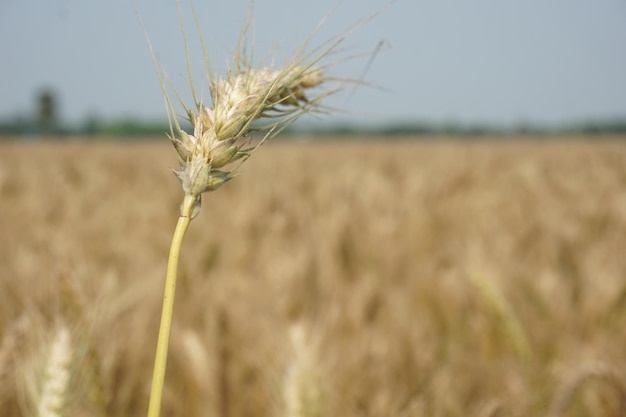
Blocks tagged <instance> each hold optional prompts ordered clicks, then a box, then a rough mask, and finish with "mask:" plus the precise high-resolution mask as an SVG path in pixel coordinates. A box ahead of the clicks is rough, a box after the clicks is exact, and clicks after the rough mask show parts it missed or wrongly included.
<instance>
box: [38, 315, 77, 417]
mask: <svg viewBox="0 0 626 417" xmlns="http://www.w3.org/2000/svg"><path fill="white" fill-rule="evenodd" d="M70 339H71V337H70V331H69V330H68V329H67V327H64V326H61V327H59V329H58V330H57V331H56V333H55V336H54V340H53V342H52V346H51V348H50V352H49V354H48V360H47V362H46V368H45V374H44V378H43V385H42V389H41V396H40V398H39V402H38V404H37V416H38V417H61V416H62V415H63V409H64V408H65V404H66V399H67V389H68V385H69V381H70V376H71V374H70V366H71V364H72V354H73V350H72V343H71V340H70Z"/></svg>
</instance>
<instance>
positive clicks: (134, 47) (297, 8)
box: [0, 0, 626, 124]
mask: <svg viewBox="0 0 626 417" xmlns="http://www.w3.org/2000/svg"><path fill="white" fill-rule="evenodd" d="M195 3H196V7H197V9H198V12H199V15H200V20H201V22H202V24H203V27H202V30H203V34H204V37H205V41H206V43H207V46H208V47H209V49H210V54H211V55H212V57H213V58H214V59H216V62H217V63H218V64H220V65H221V64H222V63H223V62H225V60H226V59H227V58H228V57H229V52H230V51H232V49H234V46H235V44H236V40H237V35H238V33H239V29H240V27H241V22H242V20H243V17H244V14H245V11H246V8H247V3H248V2H247V1H232V0H231V1H225V0H195ZM336 4H337V2H336V1H335V0H317V1H311V0H306V1H303V0H256V1H255V11H256V19H255V20H256V49H257V54H258V55H260V54H262V53H264V52H265V51H267V50H268V49H270V48H273V50H278V51H279V53H278V57H279V59H280V57H285V56H288V54H289V52H290V51H292V50H294V49H295V48H296V47H297V45H298V43H299V42H300V41H302V40H303V39H304V38H305V37H306V36H307V35H308V34H309V32H310V31H311V30H312V29H313V28H314V27H315V25H316V24H317V22H318V21H319V20H320V19H321V18H322V17H323V16H324V15H326V13H327V12H329V11H330V10H331V9H332V8H333V7H334V6H335V5H336ZM386 4H387V2H386V1H385V0H376V1H374V0H345V1H343V2H342V3H340V4H339V6H338V7H337V9H336V10H335V12H334V13H333V15H332V16H331V18H330V20H329V21H328V24H327V26H326V27H325V29H324V30H323V31H322V32H321V33H320V36H319V37H317V38H316V39H317V40H318V41H323V40H325V39H326V38H327V37H328V36H331V35H333V34H337V33H340V32H342V31H345V30H346V29H348V28H350V27H351V26H352V25H353V24H354V23H356V22H358V21H359V20H361V19H362V18H364V17H367V16H368V15H370V14H372V13H373V12H375V11H376V10H379V9H381V8H383V7H384V6H385V5H386ZM183 8H184V9H185V10H187V11H188V10H189V4H188V3H187V2H186V1H185V0H183ZM138 16H140V17H141V19H142V20H143V21H144V23H145V26H146V29H147V31H148V32H149V35H150V38H151V40H152V43H153V45H154V48H155V50H156V52H157V53H158V54H159V56H160V59H161V62H162V65H163V67H164V68H165V69H166V71H167V72H168V75H169V77H170V78H171V79H172V82H173V83H174V84H175V86H176V87H177V88H178V89H180V90H181V92H182V93H183V95H184V96H185V97H189V95H188V87H187V81H186V79H187V78H186V70H185V67H184V53H183V48H182V46H183V45H182V38H181V32H180V26H179V23H178V16H177V12H176V3H175V0H107V1H105V0H100V1H95V0H93V1H89V0H0V60H1V62H2V64H1V67H0V68H1V71H2V76H1V77H0V92H1V93H0V118H7V117H11V116H14V115H16V114H20V113H21V114H29V113H30V112H32V109H33V106H34V104H33V103H34V97H35V93H36V91H37V90H38V89H39V88H41V87H53V88H54V89H55V90H56V91H57V92H58V94H59V97H60V102H61V103H60V104H61V109H62V116H63V118H64V119H65V120H69V121H78V120H81V119H82V118H83V117H85V115H87V114H96V115H99V116H100V117H103V118H112V117H119V116H124V115H134V116H138V117H141V118H150V119H158V118H160V117H165V108H164V104H163V98H162V95H161V91H160V88H159V85H158V81H157V78H156V75H155V72H154V70H153V67H152V62H151V58H150V53H149V49H148V45H147V42H146V38H145V36H144V32H143V29H142V27H141V24H140V21H139V18H138ZM187 22H188V30H189V32H190V37H191V38H192V39H193V40H194V42H192V44H191V47H192V50H193V51H194V52H195V53H196V57H195V58H197V59H194V67H195V69H196V70H197V71H196V76H197V80H196V81H197V82H198V83H200V82H201V77H200V73H201V71H202V68H203V67H202V60H201V59H200V54H199V53H200V50H199V44H198V43H197V42H196V41H195V39H196V38H197V35H196V33H195V31H193V21H192V19H191V18H190V17H189V18H188V20H187ZM381 40H384V41H385V42H386V43H387V44H388V45H390V46H391V48H390V49H389V50H387V51H385V52H384V53H381V54H380V55H378V56H377V58H376V59H375V61H374V62H373V63H372V64H371V66H370V67H369V71H368V72H367V74H366V76H365V79H366V81H368V82H372V83H374V84H377V85H379V86H381V87H383V88H384V89H386V91H381V90H379V89H373V88H361V89H359V90H357V91H356V92H355V93H354V94H349V95H343V96H341V97H337V98H336V99H334V100H331V102H330V104H332V105H337V106H340V107H342V108H345V109H346V110H347V111H350V112H353V113H354V114H352V115H337V116H331V117H325V118H324V120H328V122H329V123H334V122H337V121H343V120H345V119H349V120H350V121H352V122H355V123H368V122H371V121H393V120H408V121H411V120H427V121H434V122H442V121H456V122H460V123H472V122H488V123H497V124H516V123H519V122H524V121H529V122H539V123H549V124H560V123H566V122H570V121H577V120H580V119H594V118H609V117H623V116H626V0H585V1H583V0H517V1H513V0H397V1H396V2H395V3H394V4H392V5H391V6H390V7H389V8H387V9H386V10H385V11H384V12H383V13H382V14H381V15H379V16H378V17H377V18H376V19H374V20H373V21H372V22H370V23H369V24H368V25H367V26H366V27H364V28H363V29H361V30H360V31H359V32H358V33H356V34H355V35H354V36H353V37H351V38H350V39H349V40H348V41H346V43H345V48H346V49H345V51H344V52H345V53H348V54H351V53H359V52H365V51H368V50H372V49H373V48H375V47H376V45H377V44H378V42H379V41H381ZM367 63H368V58H364V59H360V60H355V61H353V62H351V63H349V64H346V65H343V66H341V67H338V68H336V71H335V72H334V74H335V75H338V76H352V77H354V76H357V77H358V76H360V75H361V73H362V72H363V70H364V69H365V67H366V66H367Z"/></svg>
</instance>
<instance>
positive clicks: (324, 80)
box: [148, 3, 374, 417]
mask: <svg viewBox="0 0 626 417" xmlns="http://www.w3.org/2000/svg"><path fill="white" fill-rule="evenodd" d="M191 5H192V7H193V3H191ZM193 12H194V13H193V14H194V17H195V19H196V26H197V28H198V32H199V33H200V37H201V39H202V35H201V31H200V24H199V22H198V19H197V15H196V13H195V10H194V11H193ZM179 15H180V16H181V27H182V31H183V37H184V43H185V52H186V57H187V68H188V73H189V81H190V84H191V90H192V94H193V99H194V105H193V106H191V107H190V106H187V105H185V103H184V102H183V101H182V99H181V98H180V95H178V94H176V93H175V95H176V96H177V97H178V100H179V101H180V103H181V105H182V107H183V108H184V110H185V113H186V115H187V120H189V121H190V122H191V124H192V125H193V132H192V133H187V132H185V131H184V130H183V129H182V128H181V127H180V123H179V122H178V120H177V118H176V116H175V111H174V106H173V103H172V100H171V99H170V94H169V92H168V89H167V87H166V83H165V77H164V75H163V74H162V73H161V72H160V71H159V68H158V65H157V63H156V59H154V52H153V51H152V46H151V45H150V50H151V52H152V56H153V61H154V63H155V68H156V70H157V74H158V77H159V81H160V84H161V88H162V90H163V93H164V96H165V101H166V104H167V108H168V116H169V120H170V135H169V139H170V141H171V142H172V144H173V145H174V148H175V149H176V152H177V154H178V159H179V163H180V169H179V170H176V171H174V173H175V174H176V176H177V177H178V179H179V180H180V182H181V185H182V189H183V192H184V198H183V203H182V205H181V210H180V217H179V219H178V223H177V225H176V229H175V231H174V236H173V239H172V243H171V247H170V254H169V259H168V266H167V273H166V278H165V291H164V296H163V310H162V313H161V325H160V328H159V337H158V341H157V350H156V357H155V364H154V372H153V378H152V389H151V393H150V402H149V407H148V416H149V417H158V416H159V414H160V408H161V402H162V394H163V385H164V380H165V368H166V364H167V352H168V345H169V338H170V331H171V325H172V315H173V307H174V295H175V291H176V271H177V267H178V260H179V256H180V251H181V245H182V241H183V237H184V236H185V233H186V231H187V228H188V227H189V223H190V222H191V220H192V219H193V218H194V217H195V216H197V214H198V213H199V211H200V206H201V196H202V194H203V193H205V192H208V191H215V190H217V189H218V188H220V187H222V186H223V185H224V184H225V183H226V182H228V181H230V180H231V179H233V178H234V173H235V171H236V170H237V169H238V168H239V167H240V166H241V164H242V163H243V162H245V161H246V160H247V159H248V158H249V157H250V156H251V155H252V153H253V152H254V151H255V150H257V149H258V147H259V146H260V145H261V144H262V143H264V142H265V141H266V140H267V139H269V138H271V137H273V136H275V135H276V134H277V133H278V132H280V131H281V130H282V129H284V128H285V127H286V126H288V125H289V124H290V123H291V122H293V121H294V120H295V119H297V118H298V117H300V116H302V115H303V114H305V113H307V112H312V111H320V110H322V109H324V108H323V107H322V106H321V103H320V102H321V100H322V99H324V98H325V97H327V96H328V95H330V94H332V93H334V92H335V91H337V90H338V86H339V85H340V84H341V83H342V82H346V81H347V80H340V79H334V78H332V77H329V76H326V75H325V73H324V71H325V70H326V69H327V68H328V66H321V65H320V60H322V58H324V57H325V56H327V55H328V54H329V53H330V52H331V51H333V50H334V49H335V48H336V47H337V46H338V45H339V44H340V43H341V42H342V41H344V40H345V39H346V38H347V37H348V36H350V35H351V34H352V33H353V32H354V31H355V30H357V29H358V28H359V27H361V26H362V25H363V24H365V23H366V22H367V21H368V20H369V19H365V20H363V21H362V22H361V23H360V24H359V25H357V26H355V27H354V28H352V29H351V30H349V31H348V32H347V33H345V34H344V35H342V36H340V37H337V38H332V39H329V40H328V41H326V42H323V43H322V44H321V45H319V46H318V47H315V48H312V49H311V50H309V51H307V49H309V46H310V41H311V37H309V38H308V39H307V40H306V41H305V42H304V44H303V45H302V47H301V48H300V49H299V50H298V51H297V52H296V54H295V55H294V56H293V58H292V59H290V60H289V61H288V62H287V63H286V64H285V65H283V66H282V67H281V68H279V69H274V68H271V67H269V66H262V67H261V68H254V67H253V66H252V53H248V51H249V50H253V48H249V40H248V31H249V27H250V25H249V24H244V25H243V29H242V31H241V34H240V39H239V42H238V46H237V50H236V53H235V56H234V57H233V61H232V65H231V66H230V69H229V70H228V72H227V73H226V75H225V76H224V77H220V76H218V75H217V74H215V73H214V72H213V69H212V65H211V62H210V60H209V59H208V54H207V51H206V48H205V47H204V43H202V48H203V52H204V57H205V61H206V67H207V70H208V78H209V86H208V87H209V91H210V97H211V101H212V107H209V106H207V105H205V104H204V103H203V102H202V101H201V100H199V99H198V95H197V94H196V91H195V87H194V85H193V76H192V71H191V64H190V58H189V48H188V46H187V37H186V32H185V25H184V22H183V19H182V12H181V9H180V3H179ZM372 17H374V15H373V16H371V17H370V19H371V18H372ZM322 23H323V21H322ZM320 25H321V24H320ZM318 28H319V26H318ZM313 33H315V31H314V32H313ZM148 42H149V40H148ZM315 87H323V88H322V89H321V90H319V89H318V90H317V93H316V94H314V95H311V96H310V97H309V96H307V94H305V91H309V90H311V89H313V88H315ZM259 120H264V121H265V123H262V124H261V125H260V126H259V125H257V124H255V122H258V121H259ZM253 133H260V134H261V140H260V141H259V143H258V144H257V145H255V146H251V145H250V143H251V140H252V134H253Z"/></svg>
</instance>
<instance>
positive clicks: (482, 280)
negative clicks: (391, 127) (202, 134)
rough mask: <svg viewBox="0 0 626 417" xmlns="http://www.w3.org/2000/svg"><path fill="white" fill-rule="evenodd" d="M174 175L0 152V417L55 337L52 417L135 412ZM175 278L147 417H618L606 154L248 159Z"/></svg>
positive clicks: (159, 286)
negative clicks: (57, 357) (158, 386)
mask: <svg viewBox="0 0 626 417" xmlns="http://www.w3.org/2000/svg"><path fill="white" fill-rule="evenodd" d="M176 164H177V160H176V155H175V152H174V150H173V149H172V148H171V145H170V144H169V143H168V141H167V140H166V139H165V138H163V139H162V140H157V141H145V142H130V143H124V142H123V141H119V142H115V143H97V142H96V143H91V144H86V143H84V142H59V143H47V142H35V143H20V142H16V141H14V142H11V141H6V142H2V143H0V199H1V200H0V415H1V416H3V417H13V416H31V415H37V410H38V407H39V406H38V401H40V400H41V398H42V396H43V391H44V390H45V388H43V385H44V384H45V381H46V380H47V379H50V378H51V373H53V371H54V370H53V371H51V369H50V365H49V363H48V362H49V361H48V360H47V358H48V357H49V356H50V354H49V352H50V351H51V350H52V349H53V348H54V346H57V345H58V343H57V341H58V339H59V334H62V335H69V337H66V338H65V339H63V338H62V339H61V340H65V344H64V345H63V346H65V351H66V354H65V356H63V358H64V359H63V360H62V361H61V362H60V365H59V366H60V368H61V369H56V368H55V369H56V371H54V372H63V369H64V370H65V372H66V377H67V379H68V382H67V383H68V384H69V390H68V391H67V392H66V393H65V394H63V398H62V401H61V403H60V405H59V407H61V406H62V408H63V413H60V414H59V415H63V416H68V417H74V416H79V417H82V416H85V417H87V416H94V417H100V416H103V417H104V416H106V417H136V416H143V415H145V413H146V409H147V403H148V396H149V390H150V381H151V376H152V363H153V360H154V350H155V346H156V337H157V330H158V324H159V318H160V308H161V301H162V300H161V297H162V292H163V280H164V275H165V267H166V262H167V254H168V249H169V244H170V239H171V234H172V232H173V230H174V226H175V224H176V220H177V217H178V207H179V204H180V202H181V199H182V191H181V190H180V186H179V184H178V181H177V179H176V178H175V176H174V175H172V173H171V172H170V170H169V168H170V167H176ZM179 271H180V276H179V285H178V289H177V294H176V305H175V311H174V322H173V333H172V339H171V351H170V356H169V362H168V370H167V375H166V382H165V393H164V401H163V407H164V408H163V415H164V416H168V417H175V416H181V417H182V416H184V417H205V416H206V417H212V416H216V417H244V416H245V417H254V416H284V417H296V416H316V417H317V416H319V417H322V416H341V417H348V416H354V417H361V416H363V417H369V416H372V417H374V416H381V417H382V416H385V417H386V416H389V417H413V416H415V417H418V416H435V417H438V416H441V417H444V416H455V417H456V416H477V417H481V416H482V417H487V416H546V417H557V416H572V417H574V416H575V417H578V416H594V417H599V416H607V417H608V416H624V415H626V142H624V141H621V140H619V139H615V140H602V141H598V140H595V141H593V140H588V141H585V140H570V141H547V142H542V141H538V140H537V141H530V140H512V141H504V142H502V141H500V142H498V141H487V140H485V141H472V142H462V141H454V140H451V141H409V140H407V141H385V140H379V141H368V142H323V143H298V142H289V141H281V142H275V143H268V144H266V145H264V146H263V147H262V148H261V149H260V150H259V151H258V152H257V153H256V154H255V155H254V156H253V157H252V158H251V159H250V161H249V162H247V163H246V164H245V165H244V166H243V167H242V169H241V170H240V171H239V176H238V177H237V178H236V179H235V180H233V181H232V182H230V183H228V184H227V185H226V186H224V187H223V188H222V189H220V190H218V191H216V192H215V193H210V194H206V195H204V196H203V206H202V211H201V212H200V214H199V215H198V217H197V218H196V219H194V220H193V221H192V223H191V226H190V229H189V232H188V234H187V236H186V238H185V241H184V242H183V248H182V255H181V260H180V270H179ZM62 330H63V331H64V332H65V333H59V332H61V331H62ZM47 363H48V365H47Z"/></svg>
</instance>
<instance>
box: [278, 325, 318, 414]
mask: <svg viewBox="0 0 626 417" xmlns="http://www.w3.org/2000/svg"><path fill="white" fill-rule="evenodd" d="M289 339H290V342H291V347H292V355H293V356H292V361H291V363H290V365H289V368H288V369H287V373H286V375H285V379H284V382H283V397H284V402H285V407H286V417H319V416H321V415H323V403H324V402H323V390H322V386H321V383H320V378H319V374H318V372H319V370H318V366H317V365H318V364H317V358H316V354H315V352H314V348H313V346H312V344H311V341H310V340H309V339H308V337H307V334H306V331H305V328H304V326H303V325H302V324H301V323H298V324H294V325H292V326H291V327H290V329H289Z"/></svg>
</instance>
